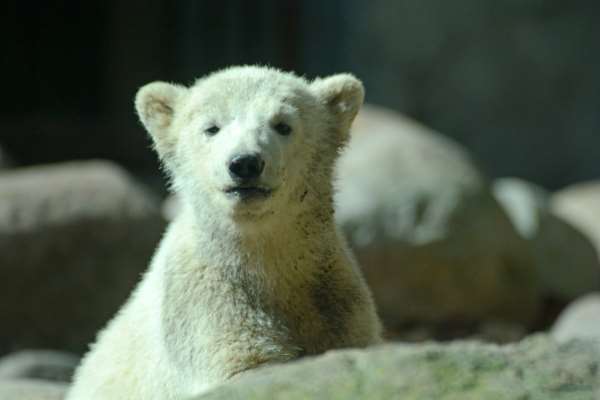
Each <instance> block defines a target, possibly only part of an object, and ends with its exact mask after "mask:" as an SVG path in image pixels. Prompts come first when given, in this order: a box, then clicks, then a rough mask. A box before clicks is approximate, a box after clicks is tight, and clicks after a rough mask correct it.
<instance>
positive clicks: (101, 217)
mask: <svg viewBox="0 0 600 400" xmlns="http://www.w3.org/2000/svg"><path fill="white" fill-rule="evenodd" d="M163 227H164V221H163V219H162V217H161V215H160V209H159V205H158V201H157V200H156V199H154V198H153V197H152V196H151V195H150V194H148V193H147V192H146V191H145V190H143V189H142V188H141V187H139V186H138V185H137V184H136V183H135V182H134V181H133V180H132V178H131V177H130V176H128V175H127V173H125V171H123V170H122V169H121V168H119V167H117V166H116V165H114V164H111V163H109V162H103V161H89V162H73V163H65V164H58V165H47V166H38V167H30V168H22V169H14V170H8V171H6V172H3V173H0V315H2V329H0V354H1V353H2V352H6V351H8V350H10V349H19V348H32V347H33V348H40V347H42V348H57V349H64V350H70V351H74V352H81V351H82V350H84V349H85V348H86V346H87V343H89V341H90V340H92V339H93V337H94V335H95V333H96V332H97V331H98V329H99V328H100V327H102V325H103V324H104V323H105V322H106V321H107V320H108V319H109V318H110V317H111V316H112V315H113V314H114V313H115V312H116V311H117V309H118V307H119V306H120V305H121V304H122V303H123V301H124V300H125V299H126V297H127V296H128V295H129V293H130V291H131V289H132V287H133V286H134V284H135V283H136V282H137V281H138V280H139V276H140V274H141V273H142V271H143V270H144V269H145V268H146V266H147V264H148V262H149V260H150V257H151V255H152V252H153V250H154V247H155V246H156V244H157V242H158V240H159V239H160V236H161V234H162V230H163Z"/></svg>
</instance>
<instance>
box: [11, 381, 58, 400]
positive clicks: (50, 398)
mask: <svg viewBox="0 0 600 400" xmlns="http://www.w3.org/2000/svg"><path fill="white" fill-rule="evenodd" d="M66 393H67V385H65V384H62V383H57V382H46V381H42V380H35V379H14V380H13V379H11V380H0V399H2V400H62V399H64V397H65V395H66Z"/></svg>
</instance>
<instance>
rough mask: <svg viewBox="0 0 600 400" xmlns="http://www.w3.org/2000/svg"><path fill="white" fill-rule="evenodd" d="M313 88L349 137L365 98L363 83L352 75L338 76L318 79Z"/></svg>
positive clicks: (312, 85)
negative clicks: (351, 126)
mask: <svg viewBox="0 0 600 400" xmlns="http://www.w3.org/2000/svg"><path fill="white" fill-rule="evenodd" d="M311 88H312V89H313V91H314V92H315V93H316V95H317V97H318V98H319V99H320V100H321V102H322V103H323V104H324V105H325V106H326V107H327V108H329V110H330V112H331V113H332V114H333V115H334V116H335V117H336V118H337V120H338V123H339V124H340V125H341V126H340V128H342V129H343V131H344V134H346V135H347V133H348V131H349V130H350V125H351V124H352V121H353V120H354V117H356V114H357V113H358V110H359V109H360V107H361V106H362V104H363V100H364V98H365V89H364V87H363V84H362V82H361V81H359V80H358V79H356V77H354V75H351V74H337V75H331V76H329V77H327V78H319V79H316V80H315V81H314V82H313V83H312V84H311Z"/></svg>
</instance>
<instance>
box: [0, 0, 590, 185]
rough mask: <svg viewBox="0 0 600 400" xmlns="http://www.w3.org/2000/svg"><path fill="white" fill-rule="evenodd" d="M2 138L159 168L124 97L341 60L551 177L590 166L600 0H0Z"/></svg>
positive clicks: (486, 148)
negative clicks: (268, 68)
mask: <svg viewBox="0 0 600 400" xmlns="http://www.w3.org/2000/svg"><path fill="white" fill-rule="evenodd" d="M0 23H1V26H2V29H3V30H5V33H4V34H3V35H2V36H3V38H4V41H5V43H4V46H3V48H2V51H1V54H2V64H1V65H2V73H3V74H2V75H3V78H4V79H3V85H2V86H3V90H2V93H3V96H1V98H2V103H1V107H0V144H1V145H2V146H3V147H5V148H6V150H7V151H8V153H10V154H11V155H12V156H13V158H14V159H15V160H16V161H17V163H18V164H20V165H29V164H38V163H46V162H55V161H61V160H69V159H85V158H109V159H112V160H116V161H117V162H119V163H120V164H122V165H124V166H126V167H127V168H129V169H130V170H132V171H133V172H135V173H137V174H139V175H140V176H146V177H151V176H157V175H156V171H157V165H156V161H155V157H154V155H153V154H152V153H151V152H150V151H149V140H148V139H147V138H146V135H145V133H144V132H143V129H142V128H141V126H140V125H139V123H138V122H137V120H136V117H135V115H134V113H133V106H132V99H133V96H134V94H135V92H136V90H137V88H139V87H140V86H141V85H143V84H145V83H147V82H149V81H152V80H157V79H161V80H168V81H177V82H183V83H191V82H193V80H194V79H195V78H196V77H199V76H201V75H203V74H205V73H207V72H209V71H212V70H215V69H218V68H222V67H225V66H228V65H231V64H242V63H260V64H269V65H273V66H277V67H281V68H284V69H288V70H293V71H296V72H297V73H299V74H302V75H306V76H307V77H311V78H312V77H314V76H317V75H326V74H331V73H334V72H341V71H350V72H353V73H355V74H356V75H357V76H359V77H360V78H361V79H362V80H363V81H364V82H365V85H366V88H367V101H368V102H371V103H376V104H381V105H385V106H388V107H390V108H393V109H396V110H398V111H402V112H404V113H406V114H408V115H410V116H412V117H414V118H416V119H418V120H420V121H422V122H424V123H426V124H428V125H430V126H432V127H433V128H435V129H437V130H439V131H441V132H443V133H445V134H447V135H449V136H451V137H453V138H455V139H456V140H458V141H459V142H461V143H463V144H465V145H466V146H467V147H468V148H469V149H470V150H471V151H472V152H473V153H474V155H475V157H476V158H478V159H479V161H480V162H481V164H482V165H483V166H484V168H485V169H486V170H487V172H488V173H489V174H490V175H491V176H493V177H495V176H507V175H515V176H520V177H523V178H527V179H529V180H532V181H534V182H537V183H540V184H542V185H543V186H546V187H547V188H550V189H556V188H559V187H562V186H564V185H566V184H569V183H573V182H576V181H581V180H587V179H593V178H599V177H600V2H599V1H597V0H570V1H564V0H453V1H448V0H374V1H359V0H327V1H317V0H307V1H299V0H298V1H277V0H262V1H244V0H221V1H216V2H215V1H195V0H180V1H167V0H145V1H140V0H132V1H77V2H75V1H62V2H58V1H46V2H39V3H37V2H29V1H28V2H26V1H22V2H18V3H17V2H14V4H13V3H8V4H3V7H2V12H1V13H0Z"/></svg>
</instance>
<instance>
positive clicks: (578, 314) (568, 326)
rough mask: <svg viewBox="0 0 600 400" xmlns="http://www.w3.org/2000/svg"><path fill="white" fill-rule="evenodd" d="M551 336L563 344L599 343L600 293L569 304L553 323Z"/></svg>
mask: <svg viewBox="0 0 600 400" xmlns="http://www.w3.org/2000/svg"><path fill="white" fill-rule="evenodd" d="M552 336H553V337H554V338H556V340H559V341H563V342H564V341H568V340H573V339H596V340H598V341H600V292H596V293H591V294H588V295H586V296H584V297H582V298H581V299H579V300H576V301H575V302H573V303H571V304H569V306H568V307H567V308H566V309H564V310H563V312H562V313H561V315H560V316H559V317H558V319H557V320H556V322H555V323H554V327H553V328H552Z"/></svg>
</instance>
